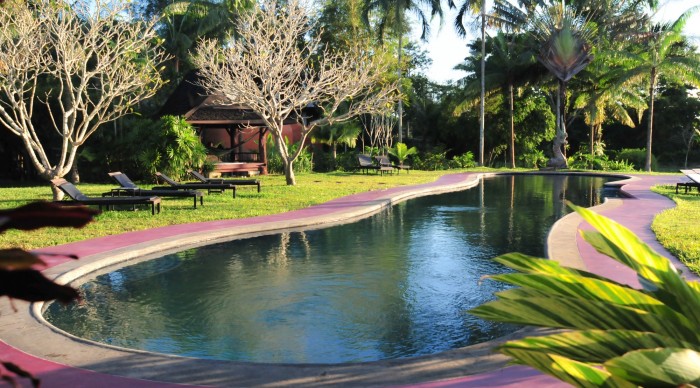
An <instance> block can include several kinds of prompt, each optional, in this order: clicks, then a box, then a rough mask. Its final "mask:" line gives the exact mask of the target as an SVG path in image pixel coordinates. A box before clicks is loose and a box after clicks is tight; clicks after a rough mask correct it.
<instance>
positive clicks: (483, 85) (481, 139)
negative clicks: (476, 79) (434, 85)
mask: <svg viewBox="0 0 700 388" xmlns="http://www.w3.org/2000/svg"><path fill="white" fill-rule="evenodd" d="M485 77H486V0H481V104H480V105H481V106H480V108H479V165H480V166H483V165H484V143H485V140H484V137H485V135H484V132H485V131H484V127H485V123H484V120H485V109H484V103H485V101H486V78H485Z"/></svg>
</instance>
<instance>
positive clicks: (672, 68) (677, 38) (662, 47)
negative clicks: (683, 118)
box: [619, 6, 700, 171]
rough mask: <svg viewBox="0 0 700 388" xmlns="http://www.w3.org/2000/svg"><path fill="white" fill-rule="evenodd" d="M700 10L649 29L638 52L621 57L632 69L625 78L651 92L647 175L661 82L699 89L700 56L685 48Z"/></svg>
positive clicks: (691, 11)
mask: <svg viewBox="0 0 700 388" xmlns="http://www.w3.org/2000/svg"><path fill="white" fill-rule="evenodd" d="M698 9H700V6H698V7H694V8H691V9H689V10H688V11H686V12H684V13H683V14H682V15H681V16H680V17H679V18H678V19H677V20H676V21H675V22H673V23H670V24H662V25H649V27H648V30H647V32H646V33H645V34H644V35H642V36H641V39H642V40H641V45H640V46H639V47H638V49H637V50H636V51H634V52H623V53H620V54H619V55H620V57H621V58H623V59H625V60H626V61H627V63H626V66H627V68H628V69H629V70H628V72H627V74H626V75H624V77H626V78H627V79H628V80H629V81H630V82H632V83H639V82H642V81H644V82H646V87H647V90H648V91H649V103H648V112H649V113H648V116H647V136H646V137H647V139H646V161H645V165H644V169H645V170H646V171H651V158H652V152H651V146H652V134H653V133H652V132H653V128H654V102H655V99H656V89H657V87H658V82H659V79H660V78H661V77H663V78H665V79H666V80H667V81H669V82H674V83H682V84H692V85H693V86H696V87H697V86H700V56H698V54H697V53H695V52H691V51H690V50H684V49H683V48H682V42H683V41H684V37H683V34H682V30H683V27H684V26H685V23H686V22H687V20H688V18H689V17H690V16H691V15H692V14H693V13H694V12H696V11H697V10H698Z"/></svg>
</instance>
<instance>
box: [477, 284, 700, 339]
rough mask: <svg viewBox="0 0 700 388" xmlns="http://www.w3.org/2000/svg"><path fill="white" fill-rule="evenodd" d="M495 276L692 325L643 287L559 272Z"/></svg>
mask: <svg viewBox="0 0 700 388" xmlns="http://www.w3.org/2000/svg"><path fill="white" fill-rule="evenodd" d="M491 278H492V279H494V280H498V281H501V282H505V283H509V284H513V285H516V286H520V287H528V288H531V289H536V290H540V291H543V292H545V293H546V294H548V295H551V296H557V295H558V296H563V297H569V298H581V299H588V300H598V301H602V302H606V303H613V304H617V305H622V306H628V307H634V308H637V309H640V310H645V311H648V312H650V313H653V314H657V315H660V316H668V317H669V318H671V317H675V318H674V319H679V320H682V321H683V323H684V324H685V325H686V327H690V326H691V325H690V322H688V321H687V320H686V319H685V317H683V316H682V315H679V314H678V313H677V312H676V311H674V310H673V309H671V308H669V307H668V306H666V305H665V304H664V303H663V302H661V301H659V300H657V299H655V298H654V297H652V296H649V295H647V294H645V293H643V292H641V291H638V290H635V289H632V288H630V287H625V286H621V285H618V284H613V283H609V282H606V281H603V280H598V279H587V278H584V277H581V276H571V275H563V274H559V275H556V276H552V275H549V274H520V273H510V274H502V275H496V276H492V277H491Z"/></svg>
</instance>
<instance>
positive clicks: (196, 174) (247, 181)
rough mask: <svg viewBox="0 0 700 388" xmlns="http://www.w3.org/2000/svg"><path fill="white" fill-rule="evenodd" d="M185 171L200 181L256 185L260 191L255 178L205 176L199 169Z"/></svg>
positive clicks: (258, 183)
mask: <svg viewBox="0 0 700 388" xmlns="http://www.w3.org/2000/svg"><path fill="white" fill-rule="evenodd" d="M187 172H188V173H189V174H190V175H192V176H193V177H194V178H195V179H197V180H198V181H200V182H202V183H220V184H224V183H227V184H231V185H236V186H257V187H258V193H259V192H260V181H259V180H257V179H222V178H207V177H205V176H204V175H202V174H200V173H199V171H195V170H187Z"/></svg>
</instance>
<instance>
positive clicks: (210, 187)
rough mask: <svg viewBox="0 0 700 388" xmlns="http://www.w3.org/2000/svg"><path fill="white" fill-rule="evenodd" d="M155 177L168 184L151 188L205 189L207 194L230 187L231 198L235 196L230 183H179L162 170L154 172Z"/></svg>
mask: <svg viewBox="0 0 700 388" xmlns="http://www.w3.org/2000/svg"><path fill="white" fill-rule="evenodd" d="M156 179H158V180H161V181H163V182H165V183H167V184H168V186H155V187H153V190H207V193H208V194H211V193H223V192H224V191H226V190H228V189H230V190H231V191H232V192H233V198H236V185H232V184H230V183H196V182H194V183H180V182H177V181H175V180H173V179H172V178H170V177H169V176H167V175H165V174H163V173H162V172H156Z"/></svg>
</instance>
